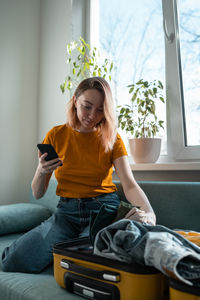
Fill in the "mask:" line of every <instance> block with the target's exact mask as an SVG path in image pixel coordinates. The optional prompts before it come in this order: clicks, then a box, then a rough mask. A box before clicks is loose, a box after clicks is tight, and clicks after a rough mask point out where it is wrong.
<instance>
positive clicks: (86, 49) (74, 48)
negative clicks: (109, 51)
mask: <svg viewBox="0 0 200 300" xmlns="http://www.w3.org/2000/svg"><path fill="white" fill-rule="evenodd" d="M66 62H67V64H68V66H69V74H68V75H67V76H66V78H65V81H64V83H63V84H61V85H60V88H61V91H62V93H64V92H65V90H66V89H68V90H74V89H75V88H76V86H77V85H78V84H79V83H80V81H82V80H83V79H85V78H88V77H93V76H100V77H103V78H105V79H106V80H108V81H111V73H112V69H113V62H112V61H110V60H109V59H108V58H105V59H103V60H102V59H100V54H99V51H98V49H97V48H96V47H91V46H90V45H89V44H88V43H86V41H85V40H84V39H83V38H82V37H80V38H79V40H77V41H72V42H70V43H69V44H67V61H66Z"/></svg>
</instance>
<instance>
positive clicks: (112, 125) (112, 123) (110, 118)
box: [67, 77, 117, 152]
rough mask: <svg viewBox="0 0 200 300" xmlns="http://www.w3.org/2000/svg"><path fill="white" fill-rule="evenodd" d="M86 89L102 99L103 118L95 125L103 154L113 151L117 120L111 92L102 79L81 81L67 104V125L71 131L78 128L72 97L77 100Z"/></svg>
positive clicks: (92, 78)
mask: <svg viewBox="0 0 200 300" xmlns="http://www.w3.org/2000/svg"><path fill="white" fill-rule="evenodd" d="M88 89H95V90H97V91H99V92H100V93H101V94H102V95H103V97H104V105H103V112H104V118H103V120H102V122H100V124H97V130H98V131H99V133H100V137H101V141H102V144H103V146H104V148H105V152H108V151H110V150H112V149H113V145H114V143H115V140H116V135H117V119H116V114H115V108H114V103H113V98H112V92H111V89H110V86H109V84H108V83H107V81H106V80H105V79H104V78H102V77H90V78H87V79H85V80H83V81H82V82H81V83H80V84H79V85H78V87H77V88H76V90H75V92H74V95H73V97H72V98H71V100H70V101H69V103H68V109H67V124H68V125H69V126H71V127H72V128H73V129H77V128H78V127H79V126H80V122H79V119H78V117H77V112H76V108H75V104H74V97H75V98H76V99H77V98H78V97H79V96H80V95H81V94H82V93H83V92H85V91H86V90H88Z"/></svg>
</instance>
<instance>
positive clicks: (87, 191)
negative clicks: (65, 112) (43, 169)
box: [43, 124, 127, 198]
mask: <svg viewBox="0 0 200 300" xmlns="http://www.w3.org/2000/svg"><path fill="white" fill-rule="evenodd" d="M43 143H44V144H52V145H53V147H54V148H55V150H56V152H57V153H58V156H59V158H60V159H61V160H62V161H63V165H62V166H61V167H59V168H58V169H56V170H55V177H56V179H57V182H58V185H57V190H56V194H57V195H58V196H62V197H69V198H87V197H95V196H98V195H100V194H102V193H112V192H114V191H116V189H117V188H116V186H115V184H114V183H113V182H112V172H113V161H114V160H115V159H116V158H118V157H120V156H124V155H127V151H126V148H125V146H124V143H123V141H122V139H121V137H120V135H119V134H117V139H116V142H115V144H114V147H113V150H112V151H109V152H107V153H105V151H104V147H103V146H102V144H101V140H100V137H99V135H98V132H96V131H95V132H88V133H83V132H78V131H76V130H73V129H72V128H71V127H70V126H67V125H66V124H64V125H59V126H55V127H53V128H52V129H51V130H50V131H49V132H48V133H47V135H46V137H45V139H44V141H43Z"/></svg>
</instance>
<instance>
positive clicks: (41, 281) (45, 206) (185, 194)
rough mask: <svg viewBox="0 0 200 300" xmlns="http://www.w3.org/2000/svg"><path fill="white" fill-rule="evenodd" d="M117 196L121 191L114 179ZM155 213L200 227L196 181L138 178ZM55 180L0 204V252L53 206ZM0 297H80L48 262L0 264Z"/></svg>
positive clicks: (169, 222) (160, 219) (162, 219)
mask: <svg viewBox="0 0 200 300" xmlns="http://www.w3.org/2000/svg"><path fill="white" fill-rule="evenodd" d="M115 183H116V184H117V187H118V193H119V195H120V197H121V199H124V194H123V191H122V188H121V185H120V183H119V182H115ZM139 185H140V186H141V187H142V188H143V190H144V191H145V193H146V194H147V196H148V198H149V200H150V202H151V205H152V207H153V208H154V210H155V213H156V215H157V224H162V225H165V226H167V227H169V228H172V229H190V230H196V231H200V221H199V211H200V183H197V182H152V181H151V182H139ZM55 189H56V182H55V180H51V181H50V185H49V188H48V191H47V193H46V194H45V196H44V197H43V198H42V199H40V200H35V199H34V197H33V196H32V193H31V192H30V202H29V203H25V204H13V205H7V206H0V255H1V254H2V251H3V249H4V248H5V247H6V246H8V245H9V244H10V243H12V241H13V240H15V239H16V238H18V237H19V236H20V235H22V234H23V232H25V231H27V230H29V229H31V228H33V227H34V226H37V225H38V224H40V223H41V222H42V221H43V220H45V219H46V218H48V217H49V216H50V215H51V213H52V212H53V211H54V210H55V208H56V205H57V202H58V197H57V196H55ZM0 299H2V300H47V299H48V300H55V299H57V300H61V299H63V300H64V299H67V300H76V299H82V298H81V297H79V296H77V295H73V294H70V293H68V292H67V291H66V290H65V289H63V288H61V287H60V286H58V284H57V283H56V281H55V279H54V277H53V267H52V266H49V267H48V268H47V269H46V270H45V271H44V272H42V273H41V274H23V273H5V272H2V270H1V267H0Z"/></svg>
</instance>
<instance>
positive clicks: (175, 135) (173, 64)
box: [162, 0, 200, 161]
mask: <svg viewBox="0 0 200 300" xmlns="http://www.w3.org/2000/svg"><path fill="white" fill-rule="evenodd" d="M162 5H163V27H164V32H165V72H166V77H165V78H166V99H167V101H166V102H167V145H168V156H169V157H171V158H172V159H173V160H174V161H184V160H185V161H187V160H190V161H192V160H193V161H199V160H200V146H186V140H185V135H184V131H185V119H184V107H183V104H182V99H183V87H182V72H181V56H180V41H179V27H178V11H177V5H178V3H177V0H162Z"/></svg>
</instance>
